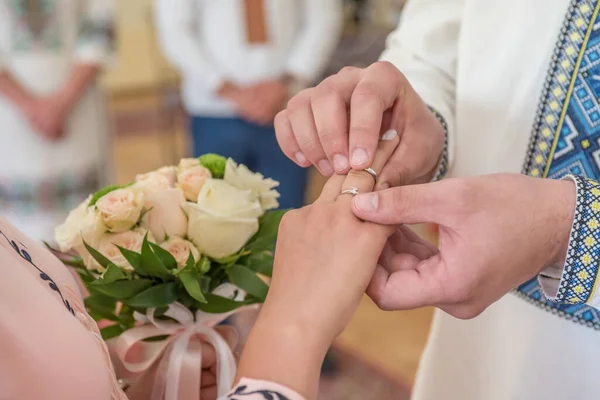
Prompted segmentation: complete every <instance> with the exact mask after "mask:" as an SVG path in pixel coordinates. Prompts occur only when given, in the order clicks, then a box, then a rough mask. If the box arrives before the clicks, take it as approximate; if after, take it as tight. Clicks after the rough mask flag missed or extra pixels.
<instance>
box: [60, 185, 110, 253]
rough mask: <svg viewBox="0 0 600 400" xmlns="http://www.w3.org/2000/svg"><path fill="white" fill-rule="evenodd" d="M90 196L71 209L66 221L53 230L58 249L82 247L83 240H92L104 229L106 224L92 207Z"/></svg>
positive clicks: (66, 250)
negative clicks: (90, 205)
mask: <svg viewBox="0 0 600 400" xmlns="http://www.w3.org/2000/svg"><path fill="white" fill-rule="evenodd" d="M90 199H91V196H90V197H88V198H87V199H86V200H85V201H84V202H83V203H81V204H80V205H79V206H77V208H75V209H74V210H72V211H71V212H70V213H69V215H68V217H67V219H66V221H65V222H64V223H63V224H62V225H60V226H58V227H57V228H56V229H55V231H54V240H55V241H56V243H57V244H58V247H59V249H60V251H62V252H68V251H71V250H75V249H77V248H79V247H83V240H85V241H86V242H93V241H95V240H96V238H98V237H99V236H100V235H102V234H103V233H104V232H105V231H106V226H105V225H104V222H103V221H102V218H101V217H100V214H99V213H98V212H96V210H95V209H94V208H93V207H89V203H90Z"/></svg>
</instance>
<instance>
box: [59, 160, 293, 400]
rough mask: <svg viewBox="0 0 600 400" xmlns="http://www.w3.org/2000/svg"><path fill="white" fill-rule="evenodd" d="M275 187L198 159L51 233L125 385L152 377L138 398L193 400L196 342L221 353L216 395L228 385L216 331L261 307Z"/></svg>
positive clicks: (118, 192)
mask: <svg viewBox="0 0 600 400" xmlns="http://www.w3.org/2000/svg"><path fill="white" fill-rule="evenodd" d="M277 186H278V182H276V181H274V180H272V179H268V178H264V177H263V176H262V175H260V174H257V173H253V172H252V171H250V170H249V169H248V168H247V167H246V166H244V165H238V164H236V163H235V162H234V161H233V160H231V159H225V158H224V157H221V156H219V155H216V154H206V155H203V156H201V157H199V158H193V159H183V160H181V161H180V163H179V165H178V166H169V167H163V168H160V169H159V170H157V171H154V172H149V173H147V174H143V175H138V176H137V178H136V180H135V182H133V183H131V184H128V185H124V186H109V187H106V188H104V189H102V190H100V191H98V192H97V193H95V194H93V195H91V196H90V197H89V198H88V199H86V200H85V201H84V202H83V203H82V204H81V205H79V206H78V207H77V208H76V209H74V210H73V211H71V213H70V214H69V216H68V217H67V219H66V221H65V223H64V224H62V225H61V226H59V227H58V228H57V229H56V235H55V241H56V243H57V244H58V246H59V249H60V257H61V259H62V261H63V262H65V264H67V265H69V266H72V267H74V268H76V270H77V271H78V274H79V276H80V277H81V279H82V281H83V282H84V284H85V286H86V288H87V289H88V291H89V293H90V295H89V296H88V297H87V298H86V299H85V304H86V307H87V309H88V311H89V313H90V315H92V316H93V317H94V318H95V319H96V320H98V321H100V320H103V321H110V324H109V325H108V326H105V327H104V328H103V329H101V333H102V336H103V338H104V339H106V340H107V339H110V338H115V342H116V344H115V349H116V355H117V357H118V359H119V361H120V362H121V363H122V364H123V366H124V368H125V369H126V370H127V372H128V373H129V375H131V377H132V378H131V382H130V383H131V384H132V385H134V386H135V382H136V381H140V382H141V381H148V379H147V376H146V377H144V375H147V374H152V379H151V381H152V382H153V383H152V386H153V387H152V390H151V395H150V397H146V398H150V399H153V400H154V399H156V400H158V399H161V400H162V399H167V400H175V399H183V398H187V399H199V397H200V394H199V390H200V373H201V371H202V366H201V354H199V352H200V346H198V343H199V341H207V342H208V343H210V344H211V345H212V346H214V347H215V349H216V350H217V355H218V371H217V372H218V374H217V375H218V376H217V384H218V388H219V394H220V395H222V394H224V392H226V391H227V390H228V389H229V388H230V387H231V384H232V381H233V378H234V375H235V361H234V358H233V354H232V351H231V349H230V347H229V345H228V344H227V342H225V340H224V339H223V338H222V337H221V336H220V335H219V334H217V332H216V331H215V330H214V328H215V326H216V325H218V324H219V323H220V322H222V321H224V320H225V319H226V318H227V317H229V316H230V315H231V314H232V313H235V312H236V311H237V310H239V309H240V308H243V307H246V306H249V305H251V304H257V303H261V302H263V301H264V300H265V297H266V295H267V290H268V286H267V284H266V283H265V277H270V276H271V271H272V265H273V247H274V242H275V239H276V235H277V230H278V226H279V222H280V220H281V217H282V216H283V212H281V211H272V210H274V209H276V208H277V207H278V202H277V198H278V197H279V193H278V192H277V191H276V190H275V188H276V187H277ZM105 323H106V322H105ZM190 360H191V363H190ZM192 364H193V365H192ZM194 386H195V388H194Z"/></svg>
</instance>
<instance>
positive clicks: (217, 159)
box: [198, 153, 227, 179]
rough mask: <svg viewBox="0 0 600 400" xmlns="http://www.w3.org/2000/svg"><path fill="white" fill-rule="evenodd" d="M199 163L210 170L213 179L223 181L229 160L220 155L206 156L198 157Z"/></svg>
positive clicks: (210, 154)
mask: <svg viewBox="0 0 600 400" xmlns="http://www.w3.org/2000/svg"><path fill="white" fill-rule="evenodd" d="M198 161H200V164H201V165H202V166H203V167H204V168H206V169H208V170H209V171H210V173H211V174H212V177H213V178H215V179H223V177H224V176H225V165H226V164H227V159H226V158H225V157H223V156H220V155H218V154H212V153H209V154H204V155H201V156H200V157H198Z"/></svg>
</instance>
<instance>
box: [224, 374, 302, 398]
mask: <svg viewBox="0 0 600 400" xmlns="http://www.w3.org/2000/svg"><path fill="white" fill-rule="evenodd" d="M218 400H304V397H302V396H300V395H299V394H298V393H296V392H294V391H293V390H291V389H289V388H287V387H285V386H282V385H279V384H277V383H274V382H268V381H261V380H255V379H246V378H243V379H241V380H240V383H239V384H238V385H237V386H236V387H235V388H233V389H232V390H231V392H229V394H228V395H227V396H224V397H221V398H219V399H218Z"/></svg>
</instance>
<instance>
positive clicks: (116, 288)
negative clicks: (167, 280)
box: [89, 279, 152, 300]
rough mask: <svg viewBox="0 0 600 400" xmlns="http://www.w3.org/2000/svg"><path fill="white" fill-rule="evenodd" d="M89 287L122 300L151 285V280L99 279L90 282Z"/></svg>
mask: <svg viewBox="0 0 600 400" xmlns="http://www.w3.org/2000/svg"><path fill="white" fill-rule="evenodd" d="M89 286H90V288H93V290H94V291H96V292H98V293H101V294H103V295H106V296H108V297H112V298H113V299H117V300H123V299H128V298H130V297H133V296H135V295H136V294H138V293H140V292H143V291H144V290H146V289H148V288H149V287H150V286H152V281H150V280H148V279H134V280H131V281H117V282H113V283H105V282H102V281H101V280H97V281H94V282H92V283H90V285H89Z"/></svg>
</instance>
